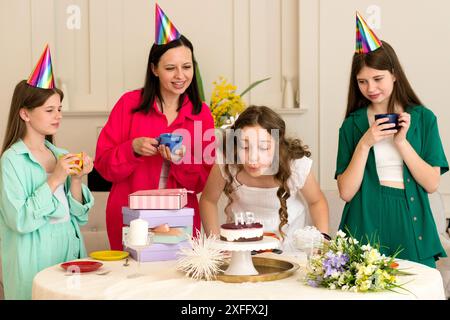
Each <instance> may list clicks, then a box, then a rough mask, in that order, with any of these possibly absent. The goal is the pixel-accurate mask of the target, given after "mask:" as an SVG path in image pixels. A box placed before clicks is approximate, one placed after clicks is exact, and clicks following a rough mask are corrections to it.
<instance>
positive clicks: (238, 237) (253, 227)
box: [220, 222, 263, 242]
mask: <svg viewBox="0 0 450 320" xmlns="http://www.w3.org/2000/svg"><path fill="white" fill-rule="evenodd" d="M262 239H263V225H262V224H261V223H258V222H254V223H240V222H239V223H237V224H236V223H225V224H222V225H221V226H220V240H222V241H229V242H247V241H259V240H262Z"/></svg>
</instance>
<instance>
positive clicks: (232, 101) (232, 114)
mask: <svg viewBox="0 0 450 320" xmlns="http://www.w3.org/2000/svg"><path fill="white" fill-rule="evenodd" d="M268 79H270V78H266V79H263V80H259V81H256V82H254V83H252V84H251V85H250V86H249V87H248V88H247V89H245V90H244V91H243V92H242V93H241V94H237V93H236V89H237V87H236V86H235V85H233V84H231V83H229V82H228V80H227V79H226V78H224V77H219V80H218V81H214V82H213V85H214V88H213V91H212V94H211V102H210V104H209V107H210V109H211V113H212V116H213V118H214V125H215V127H216V128H220V127H222V126H224V125H229V124H232V122H234V120H236V118H237V117H238V115H239V114H240V113H241V112H242V111H244V109H245V108H246V105H245V102H244V100H243V99H242V96H243V95H244V94H245V93H247V92H248V91H250V90H251V89H252V88H253V87H255V86H256V85H258V84H259V83H261V82H263V81H266V80H268Z"/></svg>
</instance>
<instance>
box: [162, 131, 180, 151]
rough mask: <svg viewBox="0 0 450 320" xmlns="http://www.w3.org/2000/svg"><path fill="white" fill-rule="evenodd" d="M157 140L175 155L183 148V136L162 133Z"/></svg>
mask: <svg viewBox="0 0 450 320" xmlns="http://www.w3.org/2000/svg"><path fill="white" fill-rule="evenodd" d="M156 140H157V141H158V143H159V144H160V145H161V144H163V145H165V146H168V147H169V148H170V152H172V153H173V152H174V151H175V150H176V149H178V148H180V147H181V144H182V142H183V136H180V135H179V134H174V133H162V134H160V135H159V137H157V138H156Z"/></svg>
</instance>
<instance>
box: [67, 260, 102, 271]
mask: <svg viewBox="0 0 450 320" xmlns="http://www.w3.org/2000/svg"><path fill="white" fill-rule="evenodd" d="M102 265H103V263H101V262H98V261H70V262H66V263H62V264H61V267H62V268H63V269H64V270H68V271H71V272H73V273H78V272H91V271H95V270H97V269H98V268H100V267H101V266H102Z"/></svg>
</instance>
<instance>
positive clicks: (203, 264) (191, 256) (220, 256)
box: [177, 230, 225, 281]
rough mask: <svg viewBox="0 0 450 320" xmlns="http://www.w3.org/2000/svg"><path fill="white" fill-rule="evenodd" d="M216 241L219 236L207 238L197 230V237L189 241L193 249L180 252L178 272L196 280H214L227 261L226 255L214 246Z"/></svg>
mask: <svg viewBox="0 0 450 320" xmlns="http://www.w3.org/2000/svg"><path fill="white" fill-rule="evenodd" d="M216 240H217V236H215V235H210V236H205V235H202V234H201V233H200V231H198V230H197V236H196V237H191V238H190V239H189V242H190V243H191V248H189V247H188V248H182V249H180V251H179V252H178V255H179V256H180V258H179V259H178V260H177V270H180V271H183V272H185V273H186V276H188V277H191V278H193V279H195V280H200V279H205V280H207V281H209V280H214V279H215V276H216V274H217V273H218V272H220V271H221V269H220V266H221V265H222V263H223V261H224V259H225V253H224V252H223V251H222V250H221V249H218V248H216V247H215V246H214V245H213V243H214V242H215V241H216Z"/></svg>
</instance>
